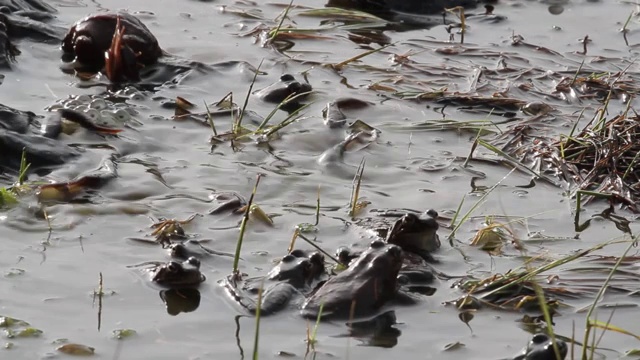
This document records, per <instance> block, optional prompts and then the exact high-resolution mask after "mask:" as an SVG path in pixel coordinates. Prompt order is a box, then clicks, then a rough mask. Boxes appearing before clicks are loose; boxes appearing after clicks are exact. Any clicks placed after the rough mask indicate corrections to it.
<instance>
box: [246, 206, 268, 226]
mask: <svg viewBox="0 0 640 360" xmlns="http://www.w3.org/2000/svg"><path fill="white" fill-rule="evenodd" d="M249 218H250V219H251V220H253V221H258V222H261V223H263V224H265V225H267V226H273V220H271V217H269V215H267V213H266V212H264V210H262V208H261V207H260V206H258V205H256V204H253V205H251V208H250V209H249Z"/></svg>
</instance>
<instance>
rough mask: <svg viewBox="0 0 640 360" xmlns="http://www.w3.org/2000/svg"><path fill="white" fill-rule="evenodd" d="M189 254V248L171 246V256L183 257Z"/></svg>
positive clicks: (179, 245)
mask: <svg viewBox="0 0 640 360" xmlns="http://www.w3.org/2000/svg"><path fill="white" fill-rule="evenodd" d="M186 253H187V248H186V247H185V246H184V245H182V244H175V245H172V246H171V256H175V257H183V256H185V255H186Z"/></svg>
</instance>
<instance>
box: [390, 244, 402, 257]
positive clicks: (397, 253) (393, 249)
mask: <svg viewBox="0 0 640 360" xmlns="http://www.w3.org/2000/svg"><path fill="white" fill-rule="evenodd" d="M387 252H388V253H389V254H390V255H391V256H393V257H401V256H402V249H400V247H399V246H396V245H391V246H389V248H388V249H387Z"/></svg>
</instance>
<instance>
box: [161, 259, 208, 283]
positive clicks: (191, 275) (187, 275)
mask: <svg viewBox="0 0 640 360" xmlns="http://www.w3.org/2000/svg"><path fill="white" fill-rule="evenodd" d="M153 265H155V266H154V267H153V268H151V280H152V281H153V282H155V283H156V284H158V285H162V286H167V287H170V288H179V287H195V286H198V285H200V283H202V282H204V281H205V279H206V278H205V276H204V275H203V274H202V273H201V272H200V260H198V259H196V258H195V257H190V258H188V259H187V260H185V261H184V262H181V263H180V262H176V261H169V262H167V263H155V264H153Z"/></svg>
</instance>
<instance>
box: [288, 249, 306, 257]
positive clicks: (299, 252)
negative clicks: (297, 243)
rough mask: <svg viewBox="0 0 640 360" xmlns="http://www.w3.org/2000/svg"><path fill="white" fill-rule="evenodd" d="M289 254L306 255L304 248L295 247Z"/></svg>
mask: <svg viewBox="0 0 640 360" xmlns="http://www.w3.org/2000/svg"><path fill="white" fill-rule="evenodd" d="M289 255H293V256H295V257H307V254H306V253H305V252H304V250H300V249H295V250H293V251H291V252H290V253H289Z"/></svg>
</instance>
